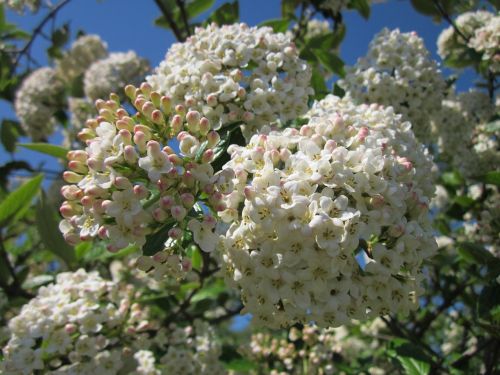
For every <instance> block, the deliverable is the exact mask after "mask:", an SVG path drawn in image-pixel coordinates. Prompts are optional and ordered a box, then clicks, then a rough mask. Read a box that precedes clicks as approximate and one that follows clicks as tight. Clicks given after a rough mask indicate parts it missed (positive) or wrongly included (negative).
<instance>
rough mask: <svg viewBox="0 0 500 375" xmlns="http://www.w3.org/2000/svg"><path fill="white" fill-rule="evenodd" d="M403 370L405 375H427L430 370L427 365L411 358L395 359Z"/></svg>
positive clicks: (398, 357) (399, 357)
mask: <svg viewBox="0 0 500 375" xmlns="http://www.w3.org/2000/svg"><path fill="white" fill-rule="evenodd" d="M396 358H397V359H398V361H399V362H400V363H401V366H403V368H404V369H405V372H406V374H407V375H428V374H429V372H430V369H431V366H430V364H429V363H427V362H424V361H419V360H418V359H415V358H412V357H401V356H397V357H396Z"/></svg>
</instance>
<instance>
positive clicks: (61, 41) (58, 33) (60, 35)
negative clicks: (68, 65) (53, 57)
mask: <svg viewBox="0 0 500 375" xmlns="http://www.w3.org/2000/svg"><path fill="white" fill-rule="evenodd" d="M69 36H70V33H69V23H65V24H64V25H62V26H61V27H60V28H58V29H56V30H54V32H53V33H52V36H51V39H52V44H53V45H54V46H55V47H62V46H64V45H65V44H66V43H67V42H68V40H69Z"/></svg>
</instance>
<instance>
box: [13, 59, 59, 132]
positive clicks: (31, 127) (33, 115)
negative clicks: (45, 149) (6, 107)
mask: <svg viewBox="0 0 500 375" xmlns="http://www.w3.org/2000/svg"><path fill="white" fill-rule="evenodd" d="M63 102H64V84H63V82H62V81H61V79H60V78H59V77H58V76H57V74H56V71H55V70H54V69H51V68H40V69H37V70H35V71H34V72H32V73H31V74H30V75H28V76H27V77H26V78H25V79H24V81H23V83H22V84H21V87H20V88H19V90H17V92H16V98H15V102H14V107H15V110H16V114H17V117H18V118H19V121H20V122H21V126H22V128H23V129H24V131H25V132H26V134H28V135H29V136H30V137H31V138H32V139H33V140H34V141H39V140H43V139H45V138H46V137H47V136H49V135H50V134H52V132H53V130H54V125H55V118H54V114H55V113H56V112H57V111H58V110H60V109H62V108H63Z"/></svg>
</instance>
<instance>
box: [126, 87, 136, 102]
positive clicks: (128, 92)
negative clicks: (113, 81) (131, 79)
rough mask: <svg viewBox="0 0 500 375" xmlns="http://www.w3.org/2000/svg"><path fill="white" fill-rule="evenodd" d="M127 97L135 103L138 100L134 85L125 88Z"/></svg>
mask: <svg viewBox="0 0 500 375" xmlns="http://www.w3.org/2000/svg"><path fill="white" fill-rule="evenodd" d="M125 95H127V97H128V98H129V99H130V101H134V100H135V98H136V96H137V95H136V88H135V86H133V85H127V86H125Z"/></svg>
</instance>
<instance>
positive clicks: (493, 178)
mask: <svg viewBox="0 0 500 375" xmlns="http://www.w3.org/2000/svg"><path fill="white" fill-rule="evenodd" d="M481 181H482V182H484V183H486V184H492V185H497V186H500V172H497V171H492V172H488V173H486V174H485V175H484V176H483V177H482V178H481Z"/></svg>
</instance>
